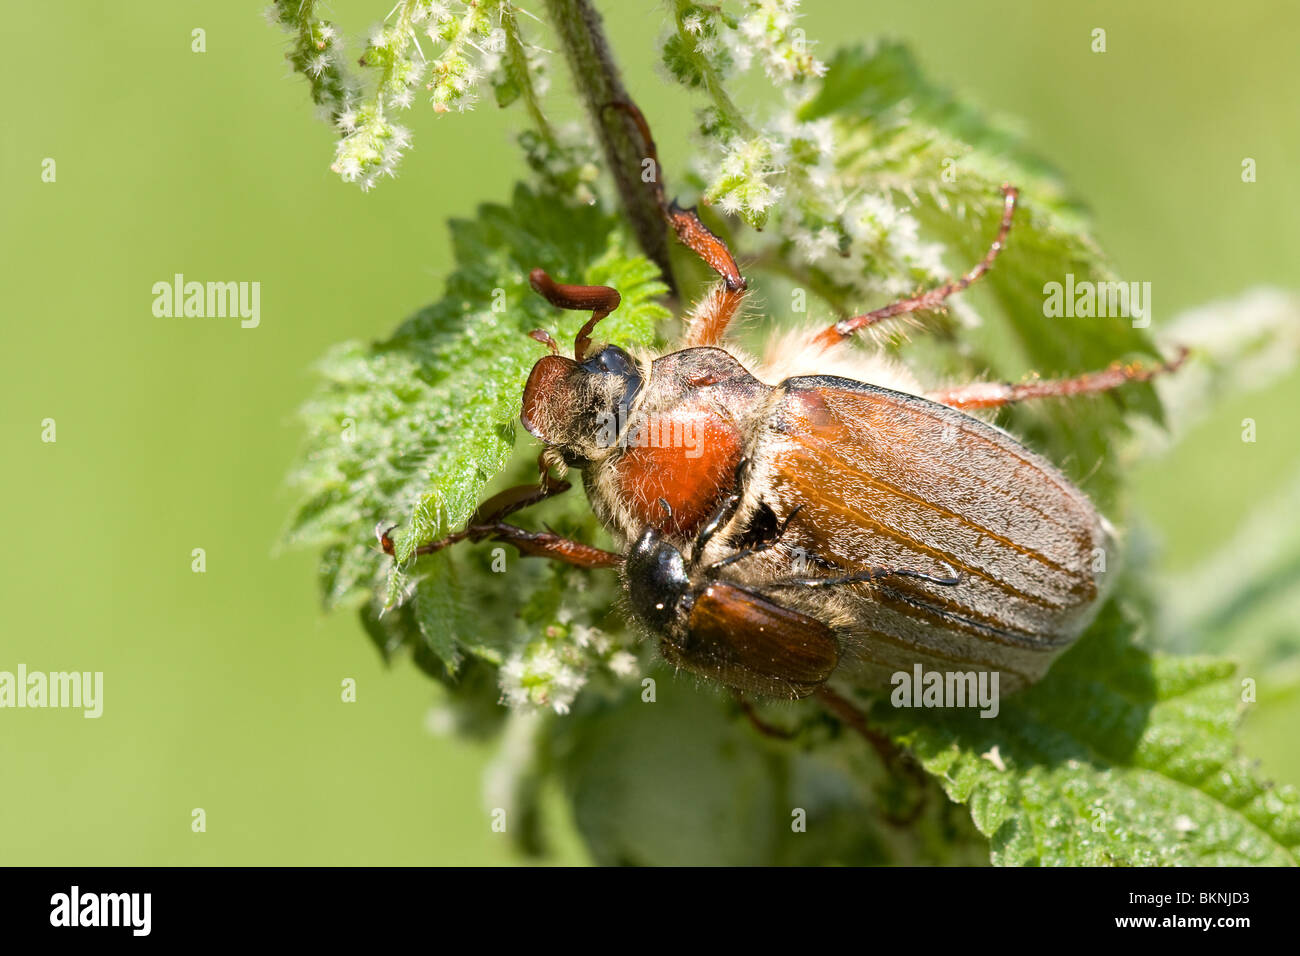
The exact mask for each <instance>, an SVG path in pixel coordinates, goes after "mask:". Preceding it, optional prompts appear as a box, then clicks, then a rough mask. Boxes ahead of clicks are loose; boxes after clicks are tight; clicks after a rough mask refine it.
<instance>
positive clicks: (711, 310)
mask: <svg viewBox="0 0 1300 956" xmlns="http://www.w3.org/2000/svg"><path fill="white" fill-rule="evenodd" d="M603 108H604V109H614V110H620V111H621V112H623V113H626V114H627V115H628V116H629V117H631V119H632V122H633V124H634V125H635V126H636V128H637V131H638V132H639V133H640V134H641V145H642V148H643V149H644V150H645V154H646V158H647V159H649V160H650V162H651V163H652V164H653V167H654V169H653V172H654V178H653V179H651V180H650V188H651V189H652V190H653V191H654V195H655V201H656V202H657V203H658V204H659V209H660V210H661V211H662V213H663V216H664V221H666V222H667V223H668V225H669V226H670V227H671V228H672V230H673V233H674V234H675V235H676V236H677V239H678V241H679V242H681V244H682V245H684V246H686V248H688V249H690V250H691V251H692V252H693V253H695V254H696V255H697V256H699V257H700V259H702V260H703V261H704V264H705V265H707V266H708V267H709V268H710V269H712V270H713V271H714V272H716V273H717V274H718V275H719V276H720V277H721V278H722V284H721V285H720V286H717V287H715V288H713V289H712V290H710V291H709V293H708V294H707V295H706V296H705V297H704V299H703V300H701V301H700V302H699V304H698V305H696V307H695V309H694V312H693V314H692V316H691V320H690V323H689V324H688V326H687V330H686V344H687V345H717V344H718V343H719V342H721V341H722V337H723V335H724V334H725V333H726V331H727V326H728V325H730V324H731V320H732V319H733V318H734V317H735V315H736V313H737V312H738V311H739V309H740V303H741V302H742V300H743V299H744V298H745V292H746V289H747V288H748V286H747V283H746V282H745V277H744V276H743V275H741V272H740V267H739V266H738V265H736V258H735V256H733V255H732V254H731V250H730V249H728V248H727V244H726V243H725V242H723V241H722V239H721V238H720V237H719V236H717V235H716V234H715V233H714V232H713V231H712V230H710V229H709V227H708V226H706V225H704V223H703V222H702V221H701V220H700V217H699V214H698V213H697V212H696V210H695V208H694V207H691V208H686V207H684V206H679V205H678V204H677V201H676V200H673V201H672V202H668V201H667V198H666V195H667V194H666V192H665V187H664V177H663V167H662V166H661V165H660V163H659V151H658V149H657V148H656V147H655V141H654V137H653V136H652V135H651V134H650V124H649V123H647V122H646V118H645V115H644V114H643V113H642V112H641V110H640V108H639V107H638V106H637V105H636V104H635V103H633V102H631V101H628V100H616V101H613V102H610V103H606V104H605V105H604V107H603Z"/></svg>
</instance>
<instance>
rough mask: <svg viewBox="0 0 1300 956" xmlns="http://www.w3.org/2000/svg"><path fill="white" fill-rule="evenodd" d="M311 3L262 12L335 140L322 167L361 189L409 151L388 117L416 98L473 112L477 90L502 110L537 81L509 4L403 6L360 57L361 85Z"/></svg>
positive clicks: (541, 74)
mask: <svg viewBox="0 0 1300 956" xmlns="http://www.w3.org/2000/svg"><path fill="white" fill-rule="evenodd" d="M314 6H315V3H314V2H313V0H277V2H276V3H275V4H274V5H273V6H272V7H271V9H270V11H269V13H270V17H271V19H272V20H274V21H275V22H276V23H278V24H280V25H281V26H282V27H284V28H285V29H286V30H287V31H289V32H290V33H292V34H293V35H294V45H293V48H292V50H291V51H290V53H289V54H288V58H289V60H290V62H291V63H292V64H293V67H294V70H295V72H298V73H300V74H302V75H303V76H304V77H306V78H307V80H308V82H309V83H310V84H311V90H312V99H313V100H314V101H315V102H316V103H317V104H318V105H320V106H321V107H322V109H323V110H324V111H325V113H326V118H327V119H328V121H329V122H331V123H332V124H333V125H334V126H335V128H336V129H337V130H338V132H339V134H340V139H339V141H338V144H337V147H336V150H335V157H334V162H333V163H332V164H331V166H330V168H331V169H332V170H333V171H334V172H336V173H338V174H339V175H340V176H341V177H343V179H344V180H345V181H346V182H354V183H358V184H359V185H360V186H361V188H362V189H370V188H372V187H373V186H374V185H375V184H376V183H377V182H378V181H379V179H380V177H382V176H385V175H388V176H392V175H394V173H395V171H396V168H397V164H398V162H399V161H400V160H401V158H402V154H403V153H404V152H405V151H406V150H407V149H408V148H409V147H410V145H411V131H410V129H408V128H407V127H406V126H403V125H402V124H400V123H398V122H397V121H396V117H397V116H398V115H399V114H400V113H401V112H402V111H404V110H407V109H410V108H411V106H412V105H413V104H414V103H415V101H416V99H417V97H418V96H419V95H420V94H421V93H423V94H425V95H426V96H427V99H428V102H429V104H430V106H431V107H432V108H433V111H434V112H435V113H448V112H451V111H453V110H456V111H464V110H467V109H470V108H472V106H473V105H474V103H475V102H476V101H477V99H478V96H479V93H480V91H481V89H482V88H483V87H484V86H489V87H491V88H493V89H494V90H495V91H496V93H497V99H498V101H500V102H502V103H503V105H504V103H505V101H507V100H509V99H513V98H515V97H517V96H518V95H519V93H520V86H521V85H524V84H527V85H528V86H529V90H528V94H527V95H528V96H529V98H530V100H531V99H533V98H534V97H535V96H536V95H537V94H536V89H535V87H536V86H537V85H538V84H542V83H544V78H545V68H544V62H543V57H542V52H541V51H540V50H539V49H537V48H533V47H528V46H526V45H525V44H524V43H523V42H522V40H521V39H520V37H519V33H518V24H517V22H516V20H515V13H516V9H515V8H514V7H513V5H512V4H510V3H509V2H508V0H440V2H429V0H402V2H399V3H398V4H397V5H396V6H395V7H394V8H393V10H392V12H391V13H390V14H389V16H388V18H387V19H386V20H385V21H384V23H382V24H381V25H380V26H378V27H376V28H375V29H374V30H373V31H372V32H371V34H370V36H369V37H368V39H367V40H366V44H365V49H364V51H363V52H362V54H361V56H360V58H359V61H358V62H359V64H360V65H361V66H362V67H364V68H366V69H367V70H369V71H373V74H372V75H373V80H372V84H371V85H369V87H368V88H367V87H363V84H361V83H359V82H357V81H356V80H354V79H352V78H350V77H349V76H348V75H347V72H346V70H345V59H346V58H345V53H344V45H343V41H342V37H341V35H340V33H339V31H338V29H337V28H336V27H335V26H334V25H333V24H331V23H329V22H328V21H325V20H320V19H318V18H316V17H315V16H314V15H313V8H314ZM426 46H427V47H428V49H427V50H426Z"/></svg>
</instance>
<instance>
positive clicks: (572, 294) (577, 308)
mask: <svg viewBox="0 0 1300 956" xmlns="http://www.w3.org/2000/svg"><path fill="white" fill-rule="evenodd" d="M528 284H529V285H531V286H532V287H533V291H534V292H536V293H537V294H538V295H540V296H541V297H542V298H543V299H545V300H546V301H547V302H549V303H551V305H553V306H555V307H556V308H557V309H569V310H570V311H573V312H586V311H587V310H588V309H590V310H591V318H590V319H588V320H587V323H586V325H584V326H583V327H582V328H581V329H580V330H579V332H578V335H577V337H576V338H575V339H574V340H573V357H574V358H575V359H577V360H578V361H579V362H581V361H582V360H583V359H584V358H586V357H587V349H588V347H590V345H591V330H592V329H594V328H595V327H596V323H597V322H599V321H600V320H601V319H603V318H604V317H605V316H607V315H609V314H610V313H611V312H613V311H614V310H615V309H617V308H618V304H619V303H620V302H622V301H623V298H622V296H620V295H619V294H618V290H617V289H611V288H610V287H609V286H607V285H564V284H562V283H559V282H556V281H555V280H554V279H552V278H551V277H550V276H549V275H547V274H546V270H545V269H534V270H533V271H532V272H530V273H528ZM530 334H532V333H530ZM533 337H534V338H537V336H536V335H534V336H533ZM547 338H549V336H547ZM538 341H539V342H542V343H543V344H546V345H547V347H548V348H549V347H550V343H548V342H547V341H546V339H544V338H538Z"/></svg>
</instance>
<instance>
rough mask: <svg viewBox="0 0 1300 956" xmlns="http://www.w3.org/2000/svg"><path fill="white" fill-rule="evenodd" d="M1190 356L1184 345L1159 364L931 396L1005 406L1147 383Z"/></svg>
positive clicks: (967, 405) (966, 406)
mask: <svg viewBox="0 0 1300 956" xmlns="http://www.w3.org/2000/svg"><path fill="white" fill-rule="evenodd" d="M1186 358H1187V349H1186V348H1180V349H1179V350H1178V353H1177V354H1176V355H1175V356H1174V357H1173V358H1172V359H1170V360H1169V361H1167V362H1160V363H1157V364H1155V365H1143V364H1141V363H1140V362H1128V363H1120V362H1116V363H1115V364H1114V365H1112V366H1110V368H1106V369H1103V370H1101V371H1100V372H1087V373H1085V374H1083V375H1078V376H1076V377H1074V378H1061V379H1051V380H1048V381H1045V382H1024V383H1022V384H1020V385H1012V384H1010V383H1006V382H974V383H972V384H970V385H957V386H954V387H952V388H946V389H941V390H940V391H937V392H931V393H930V394H929V395H928V396H926V397H927V398H930V399H932V400H933V401H936V402H939V403H941V404H943V405H947V406H948V407H949V408H958V409H961V410H962V411H968V410H971V409H977V408H1001V407H1002V406H1003V405H1010V404H1012V403H1014V402H1023V401H1025V400H1026V399H1031V398H1052V397H1067V396H1071V395H1088V394H1094V393H1097V392H1105V391H1109V390H1110V389H1112V388H1118V387H1119V386H1120V385H1124V384H1126V383H1128V382H1145V381H1148V380H1150V379H1152V378H1154V377H1155V376H1157V375H1163V374H1164V373H1166V372H1173V371H1175V370H1177V369H1178V367H1179V366H1180V365H1182V364H1183V362H1184V361H1185V360H1186Z"/></svg>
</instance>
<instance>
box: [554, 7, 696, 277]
mask: <svg viewBox="0 0 1300 956" xmlns="http://www.w3.org/2000/svg"><path fill="white" fill-rule="evenodd" d="M545 2H546V9H547V13H548V14H549V17H550V21H551V25H552V26H553V27H554V28H555V32H556V34H558V36H559V38H560V44H561V46H563V48H564V57H565V59H566V60H567V61H568V64H569V72H570V73H571V74H572V75H573V85H574V88H575V89H576V90H577V91H578V95H579V96H581V97H582V101H583V103H585V104H586V107H587V114H588V116H589V117H590V118H591V125H592V128H593V129H595V131H596V135H597V136H598V137H599V139H600V142H601V145H602V146H603V147H604V150H605V161H606V164H607V165H608V167H609V171H610V175H612V176H613V177H614V184H615V186H616V187H617V188H618V195H619V199H620V201H621V202H622V204H623V211H624V213H625V214H626V216H627V220H628V225H630V226H631V228H632V231H633V232H634V233H635V235H636V237H637V242H638V243H639V244H640V246H641V250H642V251H643V252H644V253H645V254H646V256H647V257H648V258H649V259H650V260H651V261H653V262H654V263H655V264H656V265H658V266H659V270H660V271H661V272H662V273H663V277H664V281H665V282H667V283H668V286H669V288H670V289H675V288H676V284H675V282H674V281H673V272H672V265H671V263H670V262H669V259H668V227H667V224H666V223H665V222H664V219H663V215H662V213H661V211H660V209H659V204H658V202H657V200H656V199H655V195H654V191H653V190H651V189H650V188H649V187H648V186H647V185H646V183H644V182H642V180H641V170H642V163H643V161H644V160H645V159H646V156H645V151H644V147H643V145H642V143H641V138H640V136H639V134H638V133H637V131H636V127H635V125H634V124H633V123H632V121H631V119H630V118H629V117H628V116H627V114H626V113H625V112H624V111H622V110H610V109H605V105H606V104H608V103H630V102H632V98H631V97H630V96H628V93H627V90H626V89H625V88H624V86H623V80H622V78H621V77H620V76H619V71H618V66H617V65H616V64H615V63H614V59H613V56H612V55H611V54H610V49H609V41H608V40H607V39H606V38H605V31H604V27H603V26H602V24H601V20H600V14H598V13H597V12H596V11H595V9H594V8H593V7H592V5H591V2H590V0H545Z"/></svg>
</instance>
